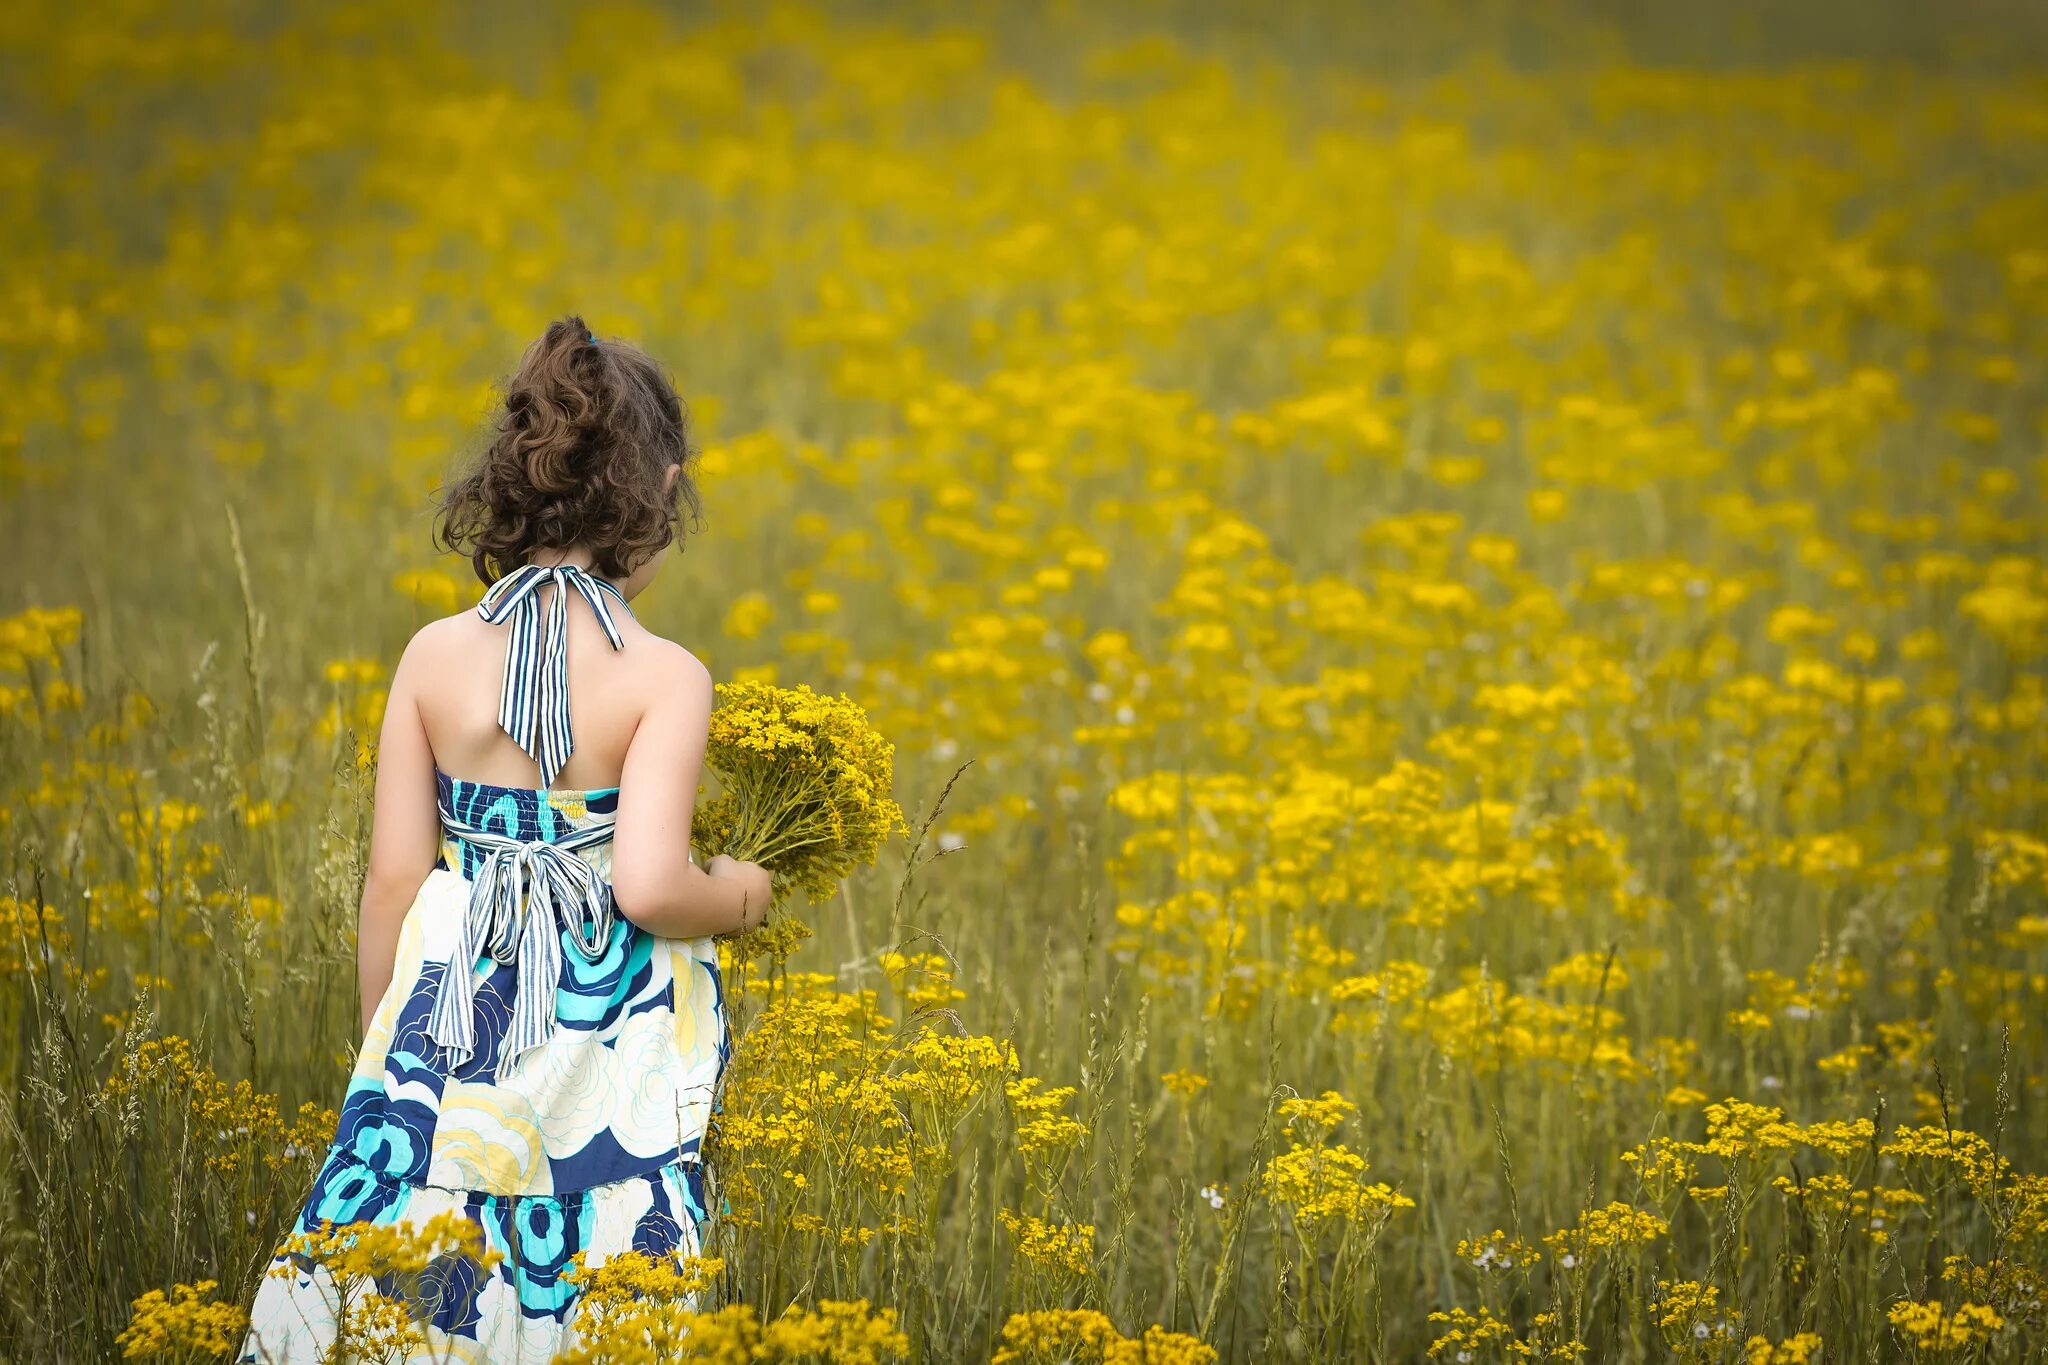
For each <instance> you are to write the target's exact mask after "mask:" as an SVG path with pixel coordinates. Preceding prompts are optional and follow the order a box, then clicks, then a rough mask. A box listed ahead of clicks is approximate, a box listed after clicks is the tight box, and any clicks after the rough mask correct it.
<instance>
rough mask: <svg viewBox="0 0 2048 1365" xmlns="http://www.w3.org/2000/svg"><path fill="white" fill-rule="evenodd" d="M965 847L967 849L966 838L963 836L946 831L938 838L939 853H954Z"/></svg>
mask: <svg viewBox="0 0 2048 1365" xmlns="http://www.w3.org/2000/svg"><path fill="white" fill-rule="evenodd" d="M965 847H967V836H966V835H964V834H955V833H953V832H952V831H951V830H948V831H947V832H946V833H944V834H941V835H940V836H939V852H941V853H955V852H958V851H959V850H960V849H963V848H965Z"/></svg>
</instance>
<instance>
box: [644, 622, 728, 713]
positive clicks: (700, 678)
mask: <svg viewBox="0 0 2048 1365" xmlns="http://www.w3.org/2000/svg"><path fill="white" fill-rule="evenodd" d="M634 644H635V646H637V648H636V651H635V652H636V653H638V654H639V655H640V659H639V661H638V663H637V667H638V669H639V672H640V677H641V679H642V681H643V682H644V683H645V684H646V685H647V686H648V687H649V688H652V689H657V690H659V691H661V692H664V693H675V694H677V695H679V696H682V697H685V698H695V697H700V696H701V697H704V698H707V699H708V698H709V697H710V696H711V670H710V669H708V668H706V667H705V666H704V661H703V660H702V659H699V658H698V657H697V656H696V655H694V654H692V653H691V652H690V651H689V650H687V649H685V648H683V647H682V646H681V645H679V644H677V643H676V642H675V641H674V640H670V639H666V638H664V637H662V636H660V635H655V634H653V633H652V632H649V633H648V634H647V635H646V636H645V637H643V638H642V639H640V640H636V641H634Z"/></svg>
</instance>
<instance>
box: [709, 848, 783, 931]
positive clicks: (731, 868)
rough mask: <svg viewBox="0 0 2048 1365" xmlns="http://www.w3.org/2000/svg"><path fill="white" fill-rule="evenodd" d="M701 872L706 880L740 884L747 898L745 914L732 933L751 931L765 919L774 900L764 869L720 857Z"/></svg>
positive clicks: (773, 893)
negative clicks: (707, 878) (714, 878)
mask: <svg viewBox="0 0 2048 1365" xmlns="http://www.w3.org/2000/svg"><path fill="white" fill-rule="evenodd" d="M704 871H705V874H706V875H707V876H712V877H717V878H718V879H720V880H721V881H731V882H737V883H738V884H739V887H740V890H741V892H742V893H743V894H744V896H745V898H746V910H745V912H744V915H743V917H742V919H741V922H740V924H739V927H738V928H737V929H736V930H734V932H735V933H742V932H745V931H746V930H748V929H752V928H754V927H755V926H757V925H759V924H760V923H761V921H762V920H764V919H766V918H768V907H769V905H770V904H772V903H773V901H774V899H775V881H774V878H773V877H771V876H770V875H769V872H768V869H767V868H765V867H763V866H761V865H760V864H759V863H749V862H744V861H742V860H741V859H738V858H728V857H727V856H726V855H725V854H723V853H721V854H719V855H718V856H717V857H715V858H713V859H712V860H711V861H710V862H708V863H706V864H704Z"/></svg>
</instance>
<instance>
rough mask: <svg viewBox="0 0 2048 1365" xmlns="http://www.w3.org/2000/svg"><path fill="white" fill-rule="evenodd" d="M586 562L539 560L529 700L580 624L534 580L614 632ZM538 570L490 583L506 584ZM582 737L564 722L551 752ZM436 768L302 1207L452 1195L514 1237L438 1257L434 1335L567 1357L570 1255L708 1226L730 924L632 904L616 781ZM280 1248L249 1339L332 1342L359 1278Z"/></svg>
mask: <svg viewBox="0 0 2048 1365" xmlns="http://www.w3.org/2000/svg"><path fill="white" fill-rule="evenodd" d="M526 572H527V571H525V570H522V571H521V573H526ZM570 572H572V573H573V572H574V571H573V570H572V571H570ZM565 577H566V576H565V575H564V573H563V571H562V570H560V569H554V568H550V569H549V570H548V571H546V573H545V574H543V575H541V576H540V577H539V578H533V577H529V578H528V579H527V580H526V582H527V584H528V586H527V588H526V592H525V594H524V596H523V598H521V599H520V600H522V601H524V602H529V603H532V604H533V606H532V608H531V609H530V611H529V617H530V618H534V619H530V620H528V621H527V622H525V624H532V625H534V626H535V627H536V629H534V630H531V631H526V632H522V631H521V630H520V629H519V626H520V625H521V624H522V622H521V621H520V620H519V619H518V618H517V617H515V621H514V625H515V629H514V631H513V636H514V639H513V642H512V646H511V648H509V649H508V658H507V687H506V692H507V704H508V707H509V706H511V705H512V703H513V700H514V699H513V697H512V694H513V692H514V691H515V686H514V684H515V682H516V681H517V680H518V677H519V676H528V677H530V676H532V673H533V671H534V670H535V669H538V670H539V672H540V674H541V675H542V676H544V677H546V676H547V675H548V674H549V672H550V670H549V668H548V663H549V661H550V658H549V656H552V658H553V659H554V660H559V658H560V649H559V644H560V642H561V641H563V640H565V639H566V635H565V634H558V633H557V631H558V630H559V628H560V625H561V621H560V612H559V609H558V610H557V611H556V612H555V613H554V619H553V620H552V621H548V622H541V621H539V620H538V619H537V618H539V617H540V612H541V608H540V606H539V603H538V602H537V601H536V594H535V593H534V591H533V586H534V585H535V584H537V583H539V582H543V581H552V582H553V583H554V585H555V587H556V589H557V590H556V592H555V594H554V604H555V605H556V606H557V607H558V608H559V606H560V604H562V603H563V601H564V599H565V598H567V597H568V595H569V593H568V591H567V589H569V588H572V587H573V588H576V589H577V590H579V591H581V592H582V593H583V595H584V596H585V597H586V598H589V599H593V608H594V609H596V610H598V611H599V615H600V619H601V620H603V621H604V622H605V624H606V626H607V631H608V633H611V634H613V635H614V638H616V633H615V632H613V631H612V630H611V629H610V628H611V621H610V618H609V616H608V615H607V614H606V613H605V612H604V611H603V609H602V605H601V604H602V603H603V601H604V592H605V591H608V590H609V589H610V585H609V584H606V583H603V582H602V581H601V580H596V579H591V578H589V577H588V576H587V575H584V576H583V579H584V581H583V582H576V581H575V580H574V579H568V580H567V581H564V580H565ZM516 578H517V575H515V576H513V577H512V578H507V579H501V580H500V581H499V583H498V584H496V585H494V586H493V588H492V593H491V594H488V595H486V597H485V600H484V603H483V606H484V607H485V608H489V607H492V606H493V605H494V604H502V602H503V599H504V598H505V597H506V596H507V595H509V592H510V589H509V588H508V587H507V585H508V584H512V583H514V580H515V579H516ZM586 585H593V586H586ZM614 596H615V594H614ZM620 605H623V603H622V601H621V603H620ZM515 609H516V604H515ZM543 626H545V627H552V628H548V629H541V628H540V627H543ZM522 633H524V634H526V635H527V636H528V640H527V641H526V645H525V647H524V648H522V642H521V640H520V638H519V637H520V636H521V634H522ZM549 646H556V647H555V648H549ZM515 666H517V668H518V670H519V672H518V674H515ZM557 687H558V688H560V689H561V690H560V692H559V694H558V695H559V696H560V697H561V698H562V699H563V704H561V705H560V706H559V708H558V710H559V714H560V717H561V718H562V719H563V720H564V721H566V716H567V706H566V678H565V677H564V676H555V677H553V678H552V679H551V681H550V682H546V683H543V684H542V685H541V686H540V688H539V689H538V690H539V692H540V693H541V698H540V701H541V704H540V706H539V708H538V710H539V714H540V718H541V722H542V724H546V723H548V719H549V714H548V712H549V706H550V704H551V703H552V698H550V697H549V696H548V695H547V694H548V693H549V692H550V691H551V690H553V689H554V688H557ZM507 728H508V730H510V731H511V733H512V734H513V736H514V738H515V739H521V740H522V742H524V740H525V738H527V735H522V733H521V730H520V729H519V728H517V727H515V726H511V725H508V727H507ZM563 729H564V730H565V731H566V724H564V726H563ZM530 733H531V732H530V730H529V731H528V734H530ZM529 747H530V748H532V747H542V748H545V747H546V746H545V745H536V746H529ZM566 756H567V746H566V745H563V746H560V747H559V748H558V749H557V751H556V752H555V753H553V754H549V755H548V756H547V757H545V758H543V759H542V765H543V771H544V772H548V771H549V767H550V764H549V759H553V760H554V761H553V763H552V767H553V768H554V769H555V770H559V767H560V760H561V759H563V758H566ZM550 775H552V774H551V773H550ZM436 782H437V784H438V788H439V797H440V808H441V820H442V826H443V836H442V844H441V855H440V859H439V861H438V862H437V864H436V865H435V868H434V870H433V872H432V873H430V874H429V875H428V877H427V879H426V882H425V884H424V885H422V886H421V888H420V891H419V894H418V896H417V898H416V899H415V900H414V902H413V904H412V907H411V908H410V909H409V910H408V911H407V913H406V917H405V923H404V927H403V929H402V931H401V934H400V938H399V943H398V953H397V962H396V966H395V969H394V971H393V974H392V981H391V986H390V989H389V990H387V991H386V992H385V994H384V998H383V1000H382V1002H381V1003H380V1004H379V1005H378V1007H377V1011H376V1014H375V1017H374V1018H373V1019H372V1020H371V1022H370V1027H369V1032H368V1035H367V1036H366V1037H365V1038H364V1040H363V1046H362V1050H361V1053H360V1055H359V1057H358V1060H357V1063H356V1068H355V1073H354V1075H353V1077H352V1078H351V1079H350V1082H349V1087H348V1093H347V1096H346V1098H345V1099H344V1101H343V1104H342V1109H341V1120H340V1124H339V1126H338V1130H337V1132H336V1134H335V1138H334V1143H333V1146H332V1148H331V1149H330V1150H329V1152H328V1154H327V1158H326V1161H325V1163H324V1164H323V1165H322V1167H321V1169H320V1173H319V1176H318V1177H317V1179H316V1180H315V1181H314V1185H313V1191H312V1194H311V1196H310V1197H309V1198H308V1199H307V1201H306V1205H305V1208H304V1210H303V1211H302V1212H301V1214H300V1216H299V1219H298V1224H297V1226H298V1228H299V1229H300V1230H312V1229H316V1228H318V1227H319V1226H320V1225H321V1224H322V1223H323V1222H331V1223H335V1224H344V1223H351V1222H358V1221H368V1222H373V1223H389V1222H396V1221H400V1220H403V1221H405V1222H407V1223H414V1224H417V1223H424V1222H425V1221H426V1220H428V1219H430V1218H433V1217H435V1216H436V1215H438V1214H442V1213H447V1212H451V1211H452V1212H456V1213H459V1214H460V1215H462V1216H463V1217H465V1218H467V1219H470V1220H472V1221H473V1222H474V1223H476V1225H477V1226H478V1227H479V1228H480V1229H481V1230H482V1233H483V1241H484V1244H485V1245H486V1246H487V1247H489V1248H491V1249H493V1250H495V1251H498V1252H500V1253H502V1255H503V1258H504V1259H503V1260H502V1261H501V1262H500V1263H499V1264H498V1265H497V1266H495V1267H494V1268H492V1269H491V1270H489V1271H487V1272H485V1273H484V1274H483V1275H482V1276H481V1277H479V1276H478V1275H477V1274H476V1273H475V1272H474V1270H473V1269H471V1268H469V1267H467V1266H466V1265H459V1264H456V1263H453V1262H452V1261H451V1263H450V1265H449V1266H448V1267H447V1271H448V1273H446V1274H440V1275H436V1274H432V1273H430V1274H429V1275H428V1276H427V1277H426V1282H427V1283H430V1284H432V1285H433V1286H434V1293H435V1299H434V1301H433V1302H432V1303H427V1304H422V1305H419V1311H420V1312H421V1313H422V1315H424V1316H430V1318H431V1327H430V1329H429V1331H428V1334H427V1335H428V1348H427V1350H426V1351H425V1352H423V1353H422V1354H421V1356H420V1358H421V1359H431V1360H435V1361H447V1360H452V1361H491V1362H508V1361H536V1362H538V1361H546V1360H548V1359H550V1358H551V1357H552V1356H553V1355H554V1354H555V1353H556V1351H557V1350H558V1349H560V1348H561V1347H562V1346H563V1345H565V1344H567V1343H568V1342H569V1340H570V1339H571V1338H570V1330H571V1329H570V1318H571V1315H572V1313H573V1311H574V1308H575V1301H576V1291H575V1288H574V1286H573V1285H571V1284H569V1283H567V1282H566V1281H564V1279H563V1278H562V1272H563V1271H564V1270H565V1269H566V1268H567V1267H568V1265H569V1263H570V1259H571V1258H572V1257H573V1256H575V1255H576V1254H577V1253H579V1252H581V1253H584V1254H585V1255H586V1257H587V1259H588V1260H589V1261H590V1262H592V1263H601V1262H602V1261H603V1260H604V1259H605V1258H607V1257H609V1256H611V1255H614V1254H616V1253H618V1252H620V1251H625V1250H635V1251H642V1252H647V1253H650V1254H653V1255H658V1256H683V1255H689V1254H693V1253H694V1252H695V1251H696V1250H697V1246H698V1224H699V1222H700V1221H701V1220H702V1219H703V1217H704V1198H705V1196H704V1182H703V1167H702V1165H701V1162H700V1151H699V1146H700V1143H701V1141H702V1138H703V1135H704V1130H705V1127H706V1125H707V1123H708V1122H709V1120H710V1116H711V1111H712V1105H713V1103H714V1100H715V1098H716V1094H717V1088H718V1083H719V1079H720V1076H721V1075H722V1073H723V1070H724V1067H725V1063H726V1059H727V1055H728V1050H729V1042H728V1036H727V1032H726V1017H725V1008H724V1000H723V995H722V991H721V986H720V981H719V972H718V952H717V947H716V944H715V943H714V942H713V940H711V939H708V938H703V939H687V940H684V939H664V938H661V937H658V936H656V935H654V934H650V933H648V932H646V931H645V930H642V929H640V928H639V927H637V926H636V925H634V924H632V923H631V922H630V921H628V920H626V919H625V918H624V917H623V916H620V915H618V914H616V911H615V907H614V906H613V905H612V903H611V889H610V882H609V875H608V874H609V867H610V861H611V843H610V838H609V835H610V828H611V825H612V822H613V820H614V819H615V817H616V811H617V806H618V789H617V788H606V789H602V790H596V791H554V790H550V789H548V788H546V787H540V788H524V787H502V786H492V785H487V784H482V783H476V782H467V781H460V780H457V779H455V778H451V777H449V776H447V775H446V774H443V773H437V774H436ZM458 964H459V968H460V971H459V973H458V974H457V975H454V976H451V975H450V974H451V972H452V971H456V969H457V966H458ZM271 1270H272V1273H271V1274H269V1275H267V1276H266V1277H265V1278H264V1280H263V1283H262V1286H261V1288H260V1289H259V1290H258V1293H257V1296H256V1302H255V1304H254V1307H253V1309H252V1311H251V1319H250V1329H249V1335H248V1339H247V1342H246V1344H245V1346H244V1350H243V1356H242V1358H243V1360H244V1361H250V1362H256V1361H260V1362H287V1361H289V1362H297V1361H312V1360H316V1359H319V1358H320V1357H321V1355H322V1353H323V1352H324V1351H326V1350H327V1349H328V1348H329V1346H330V1345H331V1344H332V1343H333V1341H334V1339H335V1335H336V1331H337V1324H336V1312H337V1308H338V1302H339V1300H338V1295H339V1290H340V1287H339V1286H337V1285H335V1284H334V1283H333V1282H332V1280H331V1277H330V1276H329V1275H328V1273H327V1271H326V1269H325V1268H324V1267H322V1266H317V1265H314V1264H312V1263H310V1262H306V1261H304V1260H303V1259H301V1258H296V1257H293V1256H290V1255H285V1254H280V1255H279V1256H278V1257H277V1258H276V1260H274V1261H273V1262H272V1267H271Z"/></svg>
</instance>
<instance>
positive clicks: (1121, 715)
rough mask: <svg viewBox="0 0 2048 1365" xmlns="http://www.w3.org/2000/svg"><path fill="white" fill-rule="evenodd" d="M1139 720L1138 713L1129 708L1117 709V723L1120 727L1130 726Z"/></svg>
mask: <svg viewBox="0 0 2048 1365" xmlns="http://www.w3.org/2000/svg"><path fill="white" fill-rule="evenodd" d="M1137 718H1138V713H1137V712H1136V711H1133V710H1132V709H1131V708H1130V707H1128V706H1119V707H1117V708H1116V723H1117V724H1118V725H1129V724H1130V723H1131V722H1132V721H1135V720H1136V719H1137Z"/></svg>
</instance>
